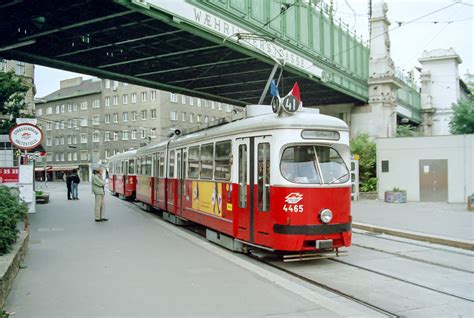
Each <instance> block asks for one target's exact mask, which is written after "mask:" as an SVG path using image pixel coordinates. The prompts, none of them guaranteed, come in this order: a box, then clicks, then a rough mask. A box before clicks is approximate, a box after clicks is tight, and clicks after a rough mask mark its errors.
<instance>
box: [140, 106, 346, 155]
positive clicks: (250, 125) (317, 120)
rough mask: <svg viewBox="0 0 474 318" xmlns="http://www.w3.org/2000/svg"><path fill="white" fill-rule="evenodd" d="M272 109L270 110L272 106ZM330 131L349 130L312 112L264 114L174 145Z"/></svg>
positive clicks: (196, 134) (180, 139) (178, 140)
mask: <svg viewBox="0 0 474 318" xmlns="http://www.w3.org/2000/svg"><path fill="white" fill-rule="evenodd" d="M268 107H269V109H270V106H268ZM288 128H300V129H329V130H348V126H347V124H346V123H345V122H344V121H343V120H340V119H339V118H336V117H332V116H327V115H322V114H317V113H314V112H312V109H304V108H303V110H302V111H297V112H295V113H294V114H292V115H282V116H278V115H277V114H274V113H268V114H263V115H259V116H254V117H250V118H245V119H241V120H236V121H233V122H230V123H228V124H225V125H221V126H216V127H209V128H207V129H204V130H200V131H197V132H194V133H190V134H187V135H183V136H180V137H177V138H175V139H173V140H171V142H170V143H171V144H172V145H174V146H179V145H180V144H187V143H192V142H197V141H204V140H206V139H209V138H221V137H224V138H225V137H227V136H232V135H240V134H244V133H249V132H258V131H266V130H272V129H288ZM168 142H169V140H166V141H162V142H159V143H156V144H150V145H148V146H145V147H143V148H140V149H138V150H137V153H136V154H137V155H142V154H148V153H153V152H154V151H155V150H157V149H160V148H162V147H164V146H166V144H167V143H168Z"/></svg>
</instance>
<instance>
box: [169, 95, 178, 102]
mask: <svg viewBox="0 0 474 318" xmlns="http://www.w3.org/2000/svg"><path fill="white" fill-rule="evenodd" d="M170 102H172V103H177V102H178V96H177V95H176V94H174V93H170Z"/></svg>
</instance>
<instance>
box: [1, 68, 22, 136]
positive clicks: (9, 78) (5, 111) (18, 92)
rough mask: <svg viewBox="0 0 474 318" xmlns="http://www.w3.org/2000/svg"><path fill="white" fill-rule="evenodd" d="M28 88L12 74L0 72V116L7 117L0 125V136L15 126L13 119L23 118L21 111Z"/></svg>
mask: <svg viewBox="0 0 474 318" xmlns="http://www.w3.org/2000/svg"><path fill="white" fill-rule="evenodd" d="M28 89H29V87H28V86H27V85H25V84H24V83H23V82H22V79H21V78H19V77H17V76H15V73H13V72H7V73H4V72H0V115H9V119H4V120H2V122H1V123H0V134H6V133H8V131H9V130H10V128H11V127H12V126H13V125H14V124H15V119H16V118H18V117H20V116H21V117H25V116H24V115H23V114H21V111H22V110H23V109H25V107H26V102H25V96H26V92H27V91H28Z"/></svg>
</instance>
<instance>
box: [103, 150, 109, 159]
mask: <svg viewBox="0 0 474 318" xmlns="http://www.w3.org/2000/svg"><path fill="white" fill-rule="evenodd" d="M104 156H105V159H108V158H109V157H110V154H109V150H108V149H105V154H104Z"/></svg>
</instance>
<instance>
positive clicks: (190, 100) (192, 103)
mask: <svg viewBox="0 0 474 318" xmlns="http://www.w3.org/2000/svg"><path fill="white" fill-rule="evenodd" d="M189 105H191V106H193V105H194V97H191V96H190V97H189Z"/></svg>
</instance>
